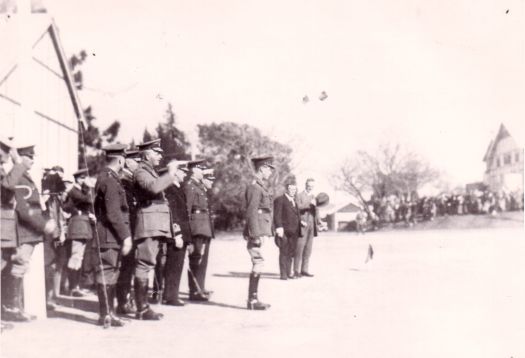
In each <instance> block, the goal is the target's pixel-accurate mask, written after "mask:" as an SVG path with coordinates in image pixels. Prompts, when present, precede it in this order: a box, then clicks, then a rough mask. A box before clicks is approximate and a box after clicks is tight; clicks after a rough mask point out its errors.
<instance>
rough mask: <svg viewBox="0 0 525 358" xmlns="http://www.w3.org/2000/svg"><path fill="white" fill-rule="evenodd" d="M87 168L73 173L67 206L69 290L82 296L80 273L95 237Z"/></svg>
mask: <svg viewBox="0 0 525 358" xmlns="http://www.w3.org/2000/svg"><path fill="white" fill-rule="evenodd" d="M87 176H88V170H87V168H83V169H80V170H78V171H76V172H75V173H73V178H74V179H75V184H73V185H72V187H71V189H70V190H69V192H68V193H67V199H66V200H67V204H68V206H67V208H66V210H67V211H69V213H70V214H71V217H70V218H69V222H68V227H67V244H68V246H69V248H70V252H71V254H70V256H69V259H68V262H67V267H68V269H69V272H68V277H69V290H70V294H71V296H73V297H82V296H84V293H83V292H82V291H81V290H80V275H81V271H80V269H81V268H82V263H83V261H84V254H85V250H86V246H87V242H88V241H90V240H92V239H93V228H92V225H93V222H94V215H93V210H92V205H93V193H92V192H91V189H90V188H89V187H88V186H87V184H86V178H87Z"/></svg>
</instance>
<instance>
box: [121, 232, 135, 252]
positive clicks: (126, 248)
mask: <svg viewBox="0 0 525 358" xmlns="http://www.w3.org/2000/svg"><path fill="white" fill-rule="evenodd" d="M132 247H133V242H132V241H131V236H128V237H126V238H125V239H124V241H123V242H122V248H121V249H120V252H121V253H122V255H124V256H127V255H128V254H129V253H130V252H131V248H132Z"/></svg>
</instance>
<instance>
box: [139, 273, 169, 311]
mask: <svg viewBox="0 0 525 358" xmlns="http://www.w3.org/2000/svg"><path fill="white" fill-rule="evenodd" d="M135 301H136V303H137V313H136V314H135V318H136V319H139V320H149V321H158V320H160V319H161V318H162V317H163V316H164V315H163V314H162V313H157V312H155V311H153V310H152V309H151V308H150V306H149V304H148V280H147V279H139V278H136V277H135Z"/></svg>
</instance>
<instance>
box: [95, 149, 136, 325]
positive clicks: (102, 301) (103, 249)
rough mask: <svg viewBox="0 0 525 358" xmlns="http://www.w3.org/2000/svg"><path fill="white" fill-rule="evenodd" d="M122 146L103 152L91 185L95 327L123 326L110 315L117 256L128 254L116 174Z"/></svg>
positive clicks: (126, 212) (123, 206)
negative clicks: (101, 166) (103, 159)
mask: <svg viewBox="0 0 525 358" xmlns="http://www.w3.org/2000/svg"><path fill="white" fill-rule="evenodd" d="M125 148H126V146H125V145H123V144H113V145H110V146H107V147H105V148H103V149H104V151H105V154H106V167H105V168H104V169H103V170H102V172H101V173H100V174H99V176H98V178H97V183H96V184H95V202H94V207H95V215H96V218H97V226H96V227H97V232H96V236H95V238H96V240H95V241H94V246H95V247H96V250H95V252H96V254H97V256H98V265H97V275H96V281H97V284H98V290H97V291H98V292H97V293H98V301H99V313H100V317H99V324H101V325H102V324H103V325H104V326H109V325H111V326H114V327H121V326H123V325H124V322H123V321H122V320H121V319H119V318H118V317H117V316H115V315H114V313H113V309H114V301H115V284H116V283H117V280H118V275H119V263H120V256H121V255H124V256H126V255H128V254H129V252H130V251H131V247H132V240H131V233H130V229H129V208H128V203H127V201H126V194H125V193H124V188H123V187H122V184H121V182H120V178H119V172H120V171H121V170H122V168H123V167H124V156H125V153H124V149H125Z"/></svg>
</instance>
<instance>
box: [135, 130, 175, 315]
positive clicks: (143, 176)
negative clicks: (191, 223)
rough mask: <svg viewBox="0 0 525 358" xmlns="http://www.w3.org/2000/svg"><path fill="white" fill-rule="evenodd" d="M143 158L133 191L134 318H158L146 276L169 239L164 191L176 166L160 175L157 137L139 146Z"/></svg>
mask: <svg viewBox="0 0 525 358" xmlns="http://www.w3.org/2000/svg"><path fill="white" fill-rule="evenodd" d="M138 148H139V150H140V151H141V153H142V161H141V163H140V165H139V167H138V168H137V170H136V171H135V173H134V182H135V186H134V192H135V198H136V200H137V213H136V215H137V216H136V223H135V231H134V242H135V244H136V250H137V251H136V259H135V282H134V283H135V284H134V288H135V302H136V304H137V313H136V318H137V319H141V320H159V319H161V318H162V316H163V315H162V314H160V313H156V312H155V311H153V310H152V309H151V308H150V306H149V304H148V302H147V297H148V277H149V274H150V272H151V271H152V270H154V269H155V266H156V264H157V256H158V254H159V252H160V250H162V245H164V244H165V243H166V241H167V240H168V239H171V238H172V233H171V218H170V210H169V206H168V202H167V201H166V198H165V196H164V193H163V191H164V190H165V189H166V188H167V187H168V186H170V185H171V184H172V182H173V179H174V177H175V171H176V169H177V167H176V165H173V163H169V164H168V172H167V173H166V174H164V175H162V176H159V174H158V173H157V171H156V170H155V167H156V166H158V165H159V163H160V161H161V159H162V153H163V151H162V149H161V147H160V139H156V140H153V141H150V142H145V143H142V144H140V145H138Z"/></svg>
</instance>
